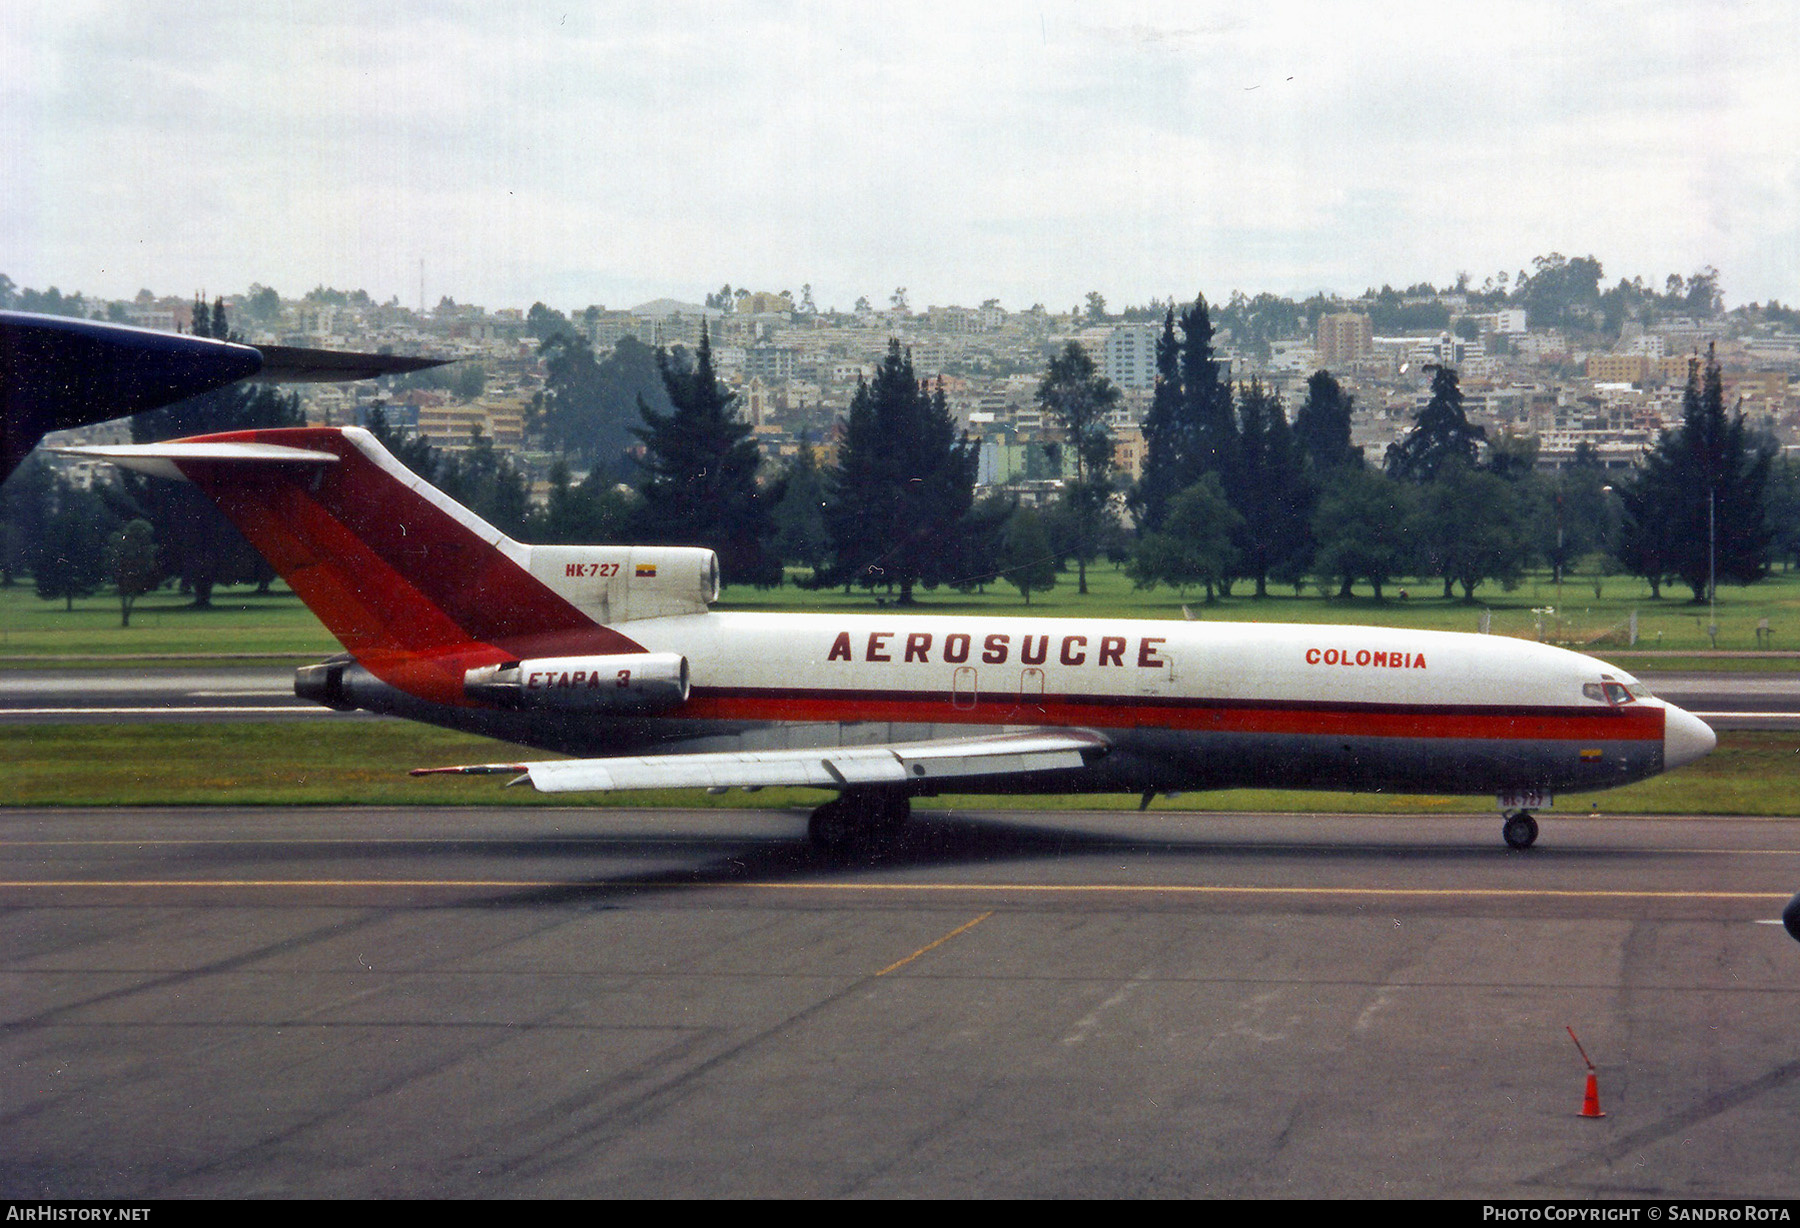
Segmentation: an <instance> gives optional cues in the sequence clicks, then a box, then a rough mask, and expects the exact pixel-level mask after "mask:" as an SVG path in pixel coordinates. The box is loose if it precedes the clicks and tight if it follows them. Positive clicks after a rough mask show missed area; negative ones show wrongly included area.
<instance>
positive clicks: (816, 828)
mask: <svg viewBox="0 0 1800 1228" xmlns="http://www.w3.org/2000/svg"><path fill="white" fill-rule="evenodd" d="M911 815H912V799H911V798H909V797H907V796H906V794H904V793H898V792H895V791H894V790H892V789H845V790H844V791H843V793H841V794H840V795H839V796H838V798H837V800H836V801H830V802H826V803H825V804H824V805H823V806H820V807H819V808H818V809H817V810H815V811H813V812H812V818H811V819H809V820H807V824H806V834H807V837H808V838H809V839H810V840H811V841H812V843H813V847H814V848H816V849H818V850H819V851H821V852H825V853H849V852H855V851H857V850H860V849H870V848H878V847H880V846H881V845H883V844H886V843H888V842H890V841H892V840H893V839H894V838H895V837H896V836H898V835H899V834H900V831H901V829H902V828H904V827H905V826H906V820H907V819H908V818H909V817H910V816H911Z"/></svg>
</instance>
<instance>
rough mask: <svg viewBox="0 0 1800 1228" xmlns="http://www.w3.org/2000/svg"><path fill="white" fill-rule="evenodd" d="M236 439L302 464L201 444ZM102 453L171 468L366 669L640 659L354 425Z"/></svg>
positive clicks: (498, 536) (515, 548) (518, 552)
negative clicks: (488, 659)
mask: <svg viewBox="0 0 1800 1228" xmlns="http://www.w3.org/2000/svg"><path fill="white" fill-rule="evenodd" d="M246 444H250V445H280V446H284V447H289V448H296V449H304V450H305V451H307V452H310V453H313V454H314V456H313V457H312V458H311V459H310V460H309V459H303V458H300V457H295V458H293V459H282V458H281V457H280V456H279V455H277V456H275V457H273V458H271V457H270V456H268V455H256V454H255V452H256V450H255V449H250V448H243V447H236V448H233V447H207V446H202V445H246ZM184 445H185V448H184ZM158 447H161V448H163V449H164V454H163V455H162V456H161V457H160V458H157V457H155V450H156V449H157V448H158ZM108 451H110V452H113V453H115V454H122V453H128V452H135V453H137V454H138V455H139V456H142V457H150V458H153V459H159V460H160V461H161V463H162V464H163V465H164V467H165V468H166V466H167V464H169V463H173V464H174V466H175V467H176V468H177V469H179V470H180V472H181V474H182V475H183V476H185V477H187V478H188V479H189V480H191V481H193V482H194V483H195V484H196V485H198V486H199V487H200V488H201V489H202V490H204V491H205V492H206V493H207V494H208V495H209V496H211V498H212V499H213V500H214V501H215V502H216V503H217V504H218V505H219V508H220V509H221V510H222V511H223V512H224V513H225V515H226V516H228V517H230V519H231V521H232V523H234V524H235V525H237V527H238V529H239V530H240V531H241V532H242V533H243V534H244V536H245V537H246V538H248V539H249V540H250V543H251V544H252V545H254V546H255V547H256V548H257V549H258V550H259V551H261V552H262V554H263V556H264V557H265V558H267V559H268V560H269V563H270V565H271V566H273V567H274V568H275V570H276V571H277V572H278V573H279V574H280V575H281V577H282V579H283V580H285V581H287V583H288V585H289V587H291V588H292V589H293V590H294V592H295V593H297V594H298V595H299V596H300V599H301V600H302V601H304V602H306V604H307V606H308V607H310V608H311V609H312V611H313V612H314V613H315V614H317V615H318V616H319V619H320V620H321V621H322V622H323V623H324V624H325V626H326V627H327V628H328V629H329V630H330V631H331V633H332V634H333V635H335V636H337V638H338V639H339V640H340V641H341V642H342V643H343V645H344V647H345V648H347V649H349V650H350V651H351V652H352V653H353V654H355V656H356V657H357V658H358V659H359V660H361V661H362V662H363V663H364V664H365V665H368V666H369V667H370V668H371V669H376V671H377V672H378V673H380V672H382V671H381V670H380V669H379V668H378V667H377V664H376V663H377V662H378V661H381V660H383V659H385V660H387V661H390V662H391V661H395V660H397V659H402V658H408V657H416V656H438V655H442V654H457V655H459V656H460V655H464V654H467V653H468V652H470V651H471V650H480V649H487V648H488V646H492V649H489V650H488V651H487V652H480V653H478V655H481V656H492V657H495V658H503V657H505V656H508V655H513V656H522V655H527V654H530V653H542V652H546V651H570V650H579V651H587V652H634V651H640V649H639V647H638V646H637V645H636V644H634V643H633V642H632V641H631V640H629V639H627V638H626V637H625V636H622V635H620V634H618V633H617V632H615V631H612V630H610V629H608V628H605V627H602V626H600V625H599V624H598V623H596V622H595V621H594V619H593V618H591V617H589V616H588V615H587V614H585V613H583V612H582V611H581V610H580V609H578V608H576V607H575V606H574V605H572V604H571V603H570V602H569V601H567V600H565V599H564V598H563V597H562V596H560V595H558V594H557V593H556V592H554V591H553V590H552V589H550V588H549V587H547V586H546V585H545V584H544V583H543V582H542V581H541V580H539V579H537V578H536V577H534V576H533V575H532V574H531V572H530V570H529V565H530V554H531V548H530V547H529V546H525V545H522V544H521V543H519V542H515V541H513V540H512V539H511V538H509V537H508V536H506V534H504V533H502V532H501V531H500V530H499V529H496V528H495V527H494V526H493V525H491V524H488V523H487V522H486V521H484V520H482V519H481V518H480V517H479V516H476V515H475V514H474V513H473V512H471V511H469V510H468V509H467V508H465V507H462V506H461V505H460V504H458V503H457V502H456V501H455V500H453V499H451V498H450V497H449V496H447V495H445V494H444V493H443V492H442V491H440V490H438V489H436V488H435V487H433V486H431V485H430V484H429V483H428V482H426V481H425V480H424V479H422V478H420V477H419V476H418V475H417V474H414V473H413V472H412V471H410V470H409V469H407V468H406V467H405V466H404V465H402V464H400V462H399V461H398V460H396V459H395V458H394V456H393V454H392V453H390V452H388V450H387V449H386V448H383V447H382V446H381V444H380V443H379V442H378V441H377V440H376V439H375V437H374V436H373V435H371V434H369V432H367V431H365V430H361V429H360V428H355V427H345V428H335V427H303V428H296V429H284V430H264V431H232V432H228V433H225V434H219V435H207V436H202V437H198V438H195V439H192V440H181V441H177V442H176V443H175V444H170V445H150V446H148V447H145V448H143V449H109V450H108ZM319 454H329V457H333V458H335V459H328V458H327V456H324V455H319ZM114 459H117V460H120V461H121V462H122V463H130V461H129V460H128V459H127V458H126V457H125V456H123V455H115V456H114ZM496 650H497V651H496Z"/></svg>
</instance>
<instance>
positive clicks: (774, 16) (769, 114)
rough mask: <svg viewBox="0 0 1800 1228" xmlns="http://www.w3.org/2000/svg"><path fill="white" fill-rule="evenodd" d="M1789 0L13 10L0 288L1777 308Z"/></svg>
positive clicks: (1789, 207)
mask: <svg viewBox="0 0 1800 1228" xmlns="http://www.w3.org/2000/svg"><path fill="white" fill-rule="evenodd" d="M358 10H365V11H361V12H359V11H358ZM1796 11H1797V10H1796V7H1795V6H1791V5H1787V4H1781V3H1773V4H1741V3H1729V4H1705V3H1694V2H1693V0H1679V2H1669V3H1660V2H1658V3H1635V4H1604V3H1591V2H1589V3H1570V4H1531V3H1521V4H1505V3H1498V2H1495V0H1488V2H1486V3H1480V4H1469V5H1460V4H1456V3H1447V2H1444V0H1438V2H1436V3H1425V4H1419V5H1408V4H1364V3H1355V4H1352V3H1331V4H1308V3H1297V2H1286V3H1282V2H1277V3H1261V4H1249V3H1235V4H1231V5H1212V4H1204V3H1202V4H1195V3H1183V4H1167V5H1163V4H1133V3H1129V2H1122V0H1107V2H1106V3H1071V2H1069V0H1047V2H1044V3H1037V4H991V3H987V2H985V0H976V2H974V3H971V2H968V0H963V2H962V3H953V4H950V3H946V4H923V3H921V4H910V3H905V2H904V0H895V2H894V3H890V4H886V5H876V6H867V8H866V9H865V8H863V7H862V6H851V5H847V4H842V3H823V4H816V5H814V4H802V3H785V4H731V3H726V2H723V0H706V2H704V3H688V2H686V0H655V2H654V3H641V2H640V3H631V4H608V5H596V4H583V3H578V2H577V0H559V2H558V3H536V2H535V0H531V2H520V0H474V2H471V3H466V4H465V3H448V2H444V3H422V2H417V0H408V2H403V3H387V4H369V5H360V4H356V3H352V2H350V0H330V2H328V3H319V2H314V0H288V2H286V3H283V2H282V0H253V2H246V0H231V2H230V3H215V2H214V0H181V2H170V3H164V2H161V0H6V3H5V4H4V6H0V129H3V130H4V133H5V140H4V149H5V162H4V164H3V166H0V272H3V273H6V274H8V275H9V276H11V277H12V278H13V280H14V281H15V282H17V283H18V284H20V285H22V286H32V287H35V288H40V289H42V288H45V287H47V286H49V285H51V284H55V285H57V286H59V287H60V288H61V289H63V290H64V291H65V292H67V291H73V290H77V289H79V290H83V291H86V292H88V293H94V294H101V295H105V296H108V297H123V296H129V295H131V294H133V293H135V292H136V291H137V289H138V288H139V287H150V288H152V289H154V290H156V291H157V292H159V293H176V294H191V293H193V292H194V291H196V290H199V289H202V288H204V289H206V290H207V291H209V292H213V293H220V292H227V293H228V292H233V291H238V290H242V289H245V288H247V287H248V286H249V285H250V284H251V283H252V282H261V283H264V284H266V285H272V286H274V287H276V288H277V289H278V290H280V291H281V292H282V293H284V294H286V295H289V296H298V295H299V294H301V293H303V292H304V291H305V290H307V289H309V288H311V287H312V286H314V285H317V284H320V283H324V284H328V285H334V286H337V287H339V288H343V289H354V288H357V287H361V288H364V289H367V290H368V291H369V292H370V293H371V294H374V295H375V296H376V297H378V298H382V299H385V298H387V297H388V296H390V295H398V296H399V297H400V299H401V301H402V302H405V303H408V304H416V303H417V302H418V300H419V297H420V262H421V261H423V262H424V292H425V297H426V298H427V300H428V301H429V302H430V303H433V304H435V303H436V302H437V300H438V299H439V297H440V296H442V295H446V294H447V295H450V296H452V297H454V298H455V299H457V300H458V301H461V302H475V303H481V304H483V305H485V306H488V307H490V308H498V307H507V306H516V307H524V306H528V305H529V304H530V303H531V302H533V301H534V300H538V299H542V300H544V301H546V302H549V303H550V304H552V305H553V306H557V307H560V308H562V309H564V310H569V309H575V308H579V307H583V306H586V305H587V304H589V303H601V304H604V305H606V306H609V307H624V306H630V305H632V304H634V303H637V302H641V301H643V300H645V299H650V298H655V297H662V296H670V297H676V298H685V299H691V300H698V299H699V298H700V297H701V296H702V295H704V294H705V293H706V292H707V291H709V290H712V289H716V288H717V287H718V286H719V285H720V284H721V283H724V282H730V283H731V284H732V285H733V286H747V287H749V288H751V289H760V290H784V289H786V290H792V291H794V292H795V293H796V295H797V294H798V293H799V291H800V288H801V286H802V284H806V283H810V284H811V285H812V287H813V293H814V296H815V298H816V300H817V302H818V304H819V305H820V306H821V307H828V306H834V305H835V306H838V307H842V308H848V307H849V306H850V305H851V303H852V302H854V300H855V299H856V298H857V296H859V295H867V296H868V297H869V298H870V299H871V300H872V301H874V302H875V303H876V304H877V305H885V303H886V301H887V298H888V295H889V294H890V293H892V291H893V290H894V288H895V287H896V286H906V287H907V288H908V291H909V297H910V299H911V302H912V305H913V306H914V307H915V308H918V307H923V306H925V305H927V304H931V303H939V304H948V303H961V304H964V305H975V304H978V303H979V302H981V301H982V300H983V299H987V298H990V297H995V298H998V299H1000V301H1001V303H1002V305H1004V306H1006V307H1008V308H1010V309H1020V308H1024V307H1028V306H1030V305H1031V304H1032V303H1034V302H1043V303H1045V304H1046V305H1048V306H1050V307H1052V308H1054V309H1066V308H1067V307H1069V306H1070V305H1072V304H1074V303H1076V302H1078V301H1080V299H1081V298H1082V296H1083V295H1084V294H1085V293H1086V292H1087V291H1089V290H1099V291H1100V292H1101V293H1102V294H1104V295H1105V296H1106V297H1107V300H1108V302H1109V303H1110V304H1112V305H1113V306H1114V307H1115V308H1116V307H1118V306H1121V305H1124V304H1127V303H1141V302H1144V301H1146V300H1148V299H1150V298H1152V297H1159V298H1160V297H1166V296H1168V295H1175V296H1177V297H1179V298H1182V299H1186V298H1189V297H1191V296H1192V295H1193V294H1194V293H1195V292H1196V291H1204V292H1205V293H1206V294H1207V295H1208V296H1209V297H1210V298H1215V299H1217V298H1222V297H1224V296H1225V295H1228V294H1229V293H1230V292H1231V291H1232V290H1236V289H1242V290H1244V291H1246V292H1250V293H1255V292H1257V291H1260V290H1271V291H1276V292H1280V293H1284V294H1304V293H1310V292H1311V291H1314V290H1319V289H1325V290H1333V291H1337V292H1340V293H1347V294H1355V293H1359V292H1361V291H1362V290H1363V289H1365V288H1366V287H1368V286H1371V285H1380V284H1381V283H1383V282H1391V283H1393V284H1395V285H1401V286H1403V285H1407V284H1411V283H1414V282H1418V281H1430V282H1433V283H1436V284H1444V283H1447V282H1450V281H1452V280H1453V279H1454V278H1455V276H1456V275H1457V273H1458V272H1461V271H1466V272H1468V273H1470V274H1471V275H1472V276H1473V279H1474V281H1475V283H1476V284H1477V285H1479V284H1480V283H1481V282H1482V281H1484V280H1485V279H1486V278H1487V277H1488V276H1490V275H1492V274H1494V273H1496V272H1497V271H1500V270H1505V271H1507V272H1508V273H1511V274H1513V275H1515V276H1516V275H1517V272H1518V270H1519V269H1521V268H1522V267H1525V266H1527V265H1528V264H1529V262H1530V260H1531V258H1532V257H1534V256H1537V255H1541V254H1544V253H1546V252H1551V251H1559V252H1562V253H1564V254H1566V255H1570V256H1574V255H1588V254H1592V255H1594V256H1597V257H1599V259H1600V260H1601V261H1602V263H1603V264H1604V266H1605V270H1606V275H1607V278H1608V279H1609V280H1616V279H1617V278H1619V277H1621V276H1624V277H1630V276H1634V275H1636V276H1643V277H1645V278H1647V279H1653V280H1655V281H1658V282H1660V281H1661V279H1662V278H1663V276H1664V275H1666V274H1668V273H1670V272H1679V273H1684V274H1685V273H1690V272H1692V271H1694V270H1696V269H1698V268H1700V267H1701V266H1704V265H1708V264H1711V265H1715V266H1717V267H1718V269H1719V270H1720V272H1721V275H1722V282H1723V285H1724V289H1725V293H1726V298H1727V301H1728V302H1729V303H1731V304H1733V305H1735V304H1738V303H1742V302H1746V301H1751V300H1765V299H1768V298H1771V297H1774V298H1779V299H1781V300H1783V301H1784V302H1788V303H1795V302H1800V167H1797V159H1800V87H1797V85H1796V72H1795V68H1794V64H1795V61H1796V52H1800V37H1797V36H1800V17H1796V15H1795V14H1796Z"/></svg>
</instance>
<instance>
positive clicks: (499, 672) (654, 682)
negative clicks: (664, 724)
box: [463, 652, 688, 714]
mask: <svg viewBox="0 0 1800 1228" xmlns="http://www.w3.org/2000/svg"><path fill="white" fill-rule="evenodd" d="M463 693H464V694H466V695H467V696H468V697H469V698H470V699H473V700H477V701H479V702H481V703H486V704H493V705H495V706H496V707H501V708H518V709H525V710H531V711H557V712H617V713H632V714H641V713H646V712H663V711H666V710H668V709H670V708H676V707H679V706H681V705H682V704H684V703H686V702H687V697H688V663H687V658H686V657H683V656H680V655H678V654H676V653H672V652H638V653H629V654H622V655H619V656H607V657H541V658H538V659H536V660H528V661H513V662H508V663H507V664H505V665H489V666H484V667H482V668H481V669H472V670H470V671H469V672H468V673H467V674H466V675H464V678H463Z"/></svg>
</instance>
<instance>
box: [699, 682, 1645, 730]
mask: <svg viewBox="0 0 1800 1228" xmlns="http://www.w3.org/2000/svg"><path fill="white" fill-rule="evenodd" d="M671 715H673V716H676V717H679V718H694V719H703V720H741V721H898V722H904V723H917V724H929V723H937V724H968V725H993V724H1008V725H1048V726H1081V727H1084V728H1091V729H1175V730H1187V731H1206V732H1219V733H1270V734H1316V735H1324V736H1331V737H1378V738H1473V739H1494V740H1502V741H1552V742H1579V741H1590V742H1595V741H1597V742H1614V741H1633V742H1642V741H1660V740H1661V739H1662V736H1663V710H1662V709H1661V708H1659V707H1650V706H1646V707H1640V708H1594V709H1586V708H1576V709H1568V708H1530V709H1507V708H1493V707H1480V706H1472V705H1459V706H1448V705H1447V706H1444V707H1429V708H1428V707H1415V706H1403V705H1381V704H1331V703H1266V704H1258V703H1254V702H1245V701H1227V700H1174V699H1170V700H1158V699H1151V698H1142V697H1116V696H1084V695H1042V696H1038V695H1033V696H1028V697H1024V698H1021V699H1018V700H1016V701H1011V702H1009V701H1007V700H1004V699H1002V700H992V701H990V700H989V699H987V698H985V697H984V698H983V699H982V701H981V702H980V703H979V704H978V705H976V706H975V707H973V708H958V707H956V706H955V705H954V704H953V703H952V702H951V700H950V698H949V697H948V696H944V695H929V694H902V695H896V694H892V693H884V692H879V691H798V690H784V691H756V690H731V691H726V690H713V689H702V688H699V687H696V688H695V689H694V692H693V694H692V696H691V697H690V698H689V700H688V702H687V703H685V704H683V705H682V707H681V709H680V710H679V712H677V713H673V714H671Z"/></svg>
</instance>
